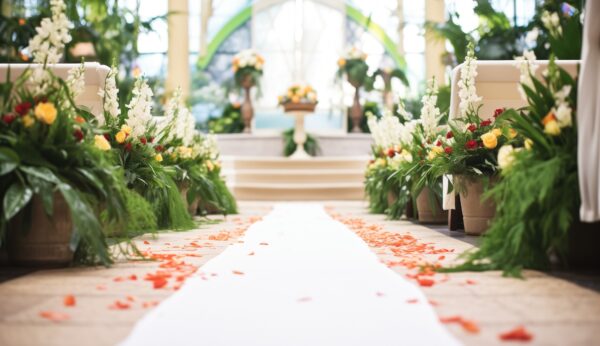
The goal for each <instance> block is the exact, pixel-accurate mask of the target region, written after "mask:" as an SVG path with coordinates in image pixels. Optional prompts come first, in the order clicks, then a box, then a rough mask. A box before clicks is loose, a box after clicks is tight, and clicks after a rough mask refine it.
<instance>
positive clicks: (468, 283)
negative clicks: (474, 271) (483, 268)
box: [465, 279, 477, 285]
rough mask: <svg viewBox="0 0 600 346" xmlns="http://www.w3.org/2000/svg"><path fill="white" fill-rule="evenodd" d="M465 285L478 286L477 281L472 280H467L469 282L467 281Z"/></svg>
mask: <svg viewBox="0 0 600 346" xmlns="http://www.w3.org/2000/svg"><path fill="white" fill-rule="evenodd" d="M465 283H466V284H467V285H477V281H475V280H471V279H467V280H465Z"/></svg>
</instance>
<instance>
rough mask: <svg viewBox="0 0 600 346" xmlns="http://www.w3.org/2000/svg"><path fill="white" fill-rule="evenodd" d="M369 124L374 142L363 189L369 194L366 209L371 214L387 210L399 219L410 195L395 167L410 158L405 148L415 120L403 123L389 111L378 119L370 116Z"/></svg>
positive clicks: (410, 159)
mask: <svg viewBox="0 0 600 346" xmlns="http://www.w3.org/2000/svg"><path fill="white" fill-rule="evenodd" d="M367 122H368V126H369V130H370V131H371V136H372V137H373V141H374V142H375V145H374V146H373V156H374V158H373V159H372V160H371V161H370V162H369V165H368V166H367V170H366V173H365V191H366V193H367V195H368V196H369V209H370V210H371V212H374V213H387V214H388V215H389V216H390V217H393V218H398V217H399V216H400V215H401V214H402V212H403V211H404V210H403V209H404V208H403V207H404V206H405V205H406V203H407V201H408V199H409V197H408V191H407V190H406V188H405V184H403V183H398V181H397V179H391V178H392V177H394V174H395V172H396V171H397V169H398V167H399V166H400V165H401V164H402V163H403V162H405V161H412V156H411V155H410V152H408V151H406V150H404V147H405V146H406V145H407V143H409V142H410V141H411V133H412V132H413V130H414V126H415V124H416V123H415V122H412V121H411V122H407V123H405V124H402V123H401V122H400V118H398V117H396V116H394V115H392V114H391V113H389V112H388V113H386V114H384V115H383V116H382V117H381V118H380V119H377V118H376V117H375V116H373V115H370V116H369V117H368V120H367Z"/></svg>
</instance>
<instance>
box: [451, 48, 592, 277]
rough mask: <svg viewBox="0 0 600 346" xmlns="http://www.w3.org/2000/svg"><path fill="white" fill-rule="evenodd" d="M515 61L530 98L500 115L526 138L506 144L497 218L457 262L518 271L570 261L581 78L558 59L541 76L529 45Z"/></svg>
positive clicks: (493, 191) (497, 191)
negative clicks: (474, 248) (521, 106)
mask: <svg viewBox="0 0 600 346" xmlns="http://www.w3.org/2000/svg"><path fill="white" fill-rule="evenodd" d="M518 65H519V66H520V70H521V74H522V78H521V81H522V82H521V85H520V87H521V88H522V90H523V92H524V97H525V99H526V100H527V102H528V106H527V107H526V108H524V109H519V110H516V109H509V110H506V111H505V112H504V114H503V115H502V117H503V118H504V120H505V121H506V122H507V123H508V124H510V126H511V127H512V128H513V129H514V130H515V131H516V132H517V133H519V136H522V137H523V138H524V140H523V141H521V142H516V143H513V144H512V145H505V146H503V147H502V148H501V150H500V152H499V157H498V163H499V164H500V166H501V168H502V170H501V175H502V180H501V181H500V182H499V183H498V184H497V185H496V186H495V187H493V188H492V189H491V190H490V191H489V193H488V195H489V196H490V197H491V198H493V199H494V200H495V201H496V203H497V206H498V207H497V210H496V217H495V219H494V222H493V223H492V225H491V227H490V229H489V230H488V234H487V236H486V237H484V241H483V243H482V244H481V247H480V248H479V250H478V251H476V252H474V253H471V254H469V255H468V257H467V261H466V263H465V264H463V265H461V266H459V267H458V268H453V269H452V270H498V269H499V270H503V271H504V274H505V275H511V276H519V275H520V271H521V269H522V268H534V269H545V268H548V267H549V266H550V263H551V257H553V256H554V257H557V258H559V259H561V260H562V261H563V263H564V262H565V258H566V255H567V248H568V239H567V237H568V234H569V231H570V228H571V227H572V225H573V224H574V223H575V221H576V220H577V217H578V216H577V215H578V207H579V205H580V197H579V193H578V191H579V188H578V179H577V132H576V126H575V124H574V122H575V119H576V117H575V110H576V109H577V104H576V100H577V90H576V89H577V80H576V79H574V78H572V77H571V76H570V75H569V74H568V73H567V72H566V71H565V70H563V69H561V68H560V67H558V66H557V65H556V63H555V61H554V59H551V60H550V63H549V65H548V69H547V71H545V72H544V74H543V75H544V76H545V77H544V78H543V79H542V80H540V79H537V78H536V77H535V76H534V74H533V71H535V69H536V68H537V66H536V65H535V56H533V54H531V53H528V52H526V54H525V55H524V57H521V58H519V59H518ZM524 81H525V82H524ZM540 172H543V174H540ZM532 177H535V178H534V179H532Z"/></svg>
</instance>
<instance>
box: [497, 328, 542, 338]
mask: <svg viewBox="0 0 600 346" xmlns="http://www.w3.org/2000/svg"><path fill="white" fill-rule="evenodd" d="M498 337H499V338H500V340H503V341H531V340H533V334H531V333H530V332H529V331H527V329H525V327H523V326H518V327H516V328H515V329H512V330H509V331H507V332H505V333H501V334H500V335H499V336H498Z"/></svg>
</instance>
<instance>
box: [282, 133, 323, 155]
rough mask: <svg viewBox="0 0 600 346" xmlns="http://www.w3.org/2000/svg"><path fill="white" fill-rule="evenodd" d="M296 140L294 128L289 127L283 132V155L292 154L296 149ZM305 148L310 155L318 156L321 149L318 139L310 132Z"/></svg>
mask: <svg viewBox="0 0 600 346" xmlns="http://www.w3.org/2000/svg"><path fill="white" fill-rule="evenodd" d="M296 147H297V145H296V142H294V129H289V130H286V131H284V132H283V155H284V156H290V155H292V154H293V153H294V151H296ZM304 150H305V151H306V152H307V153H308V154H309V155H310V156H317V154H318V153H319V151H320V150H321V149H320V148H319V143H318V142H317V139H316V138H315V137H313V136H311V135H309V134H306V142H304Z"/></svg>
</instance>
